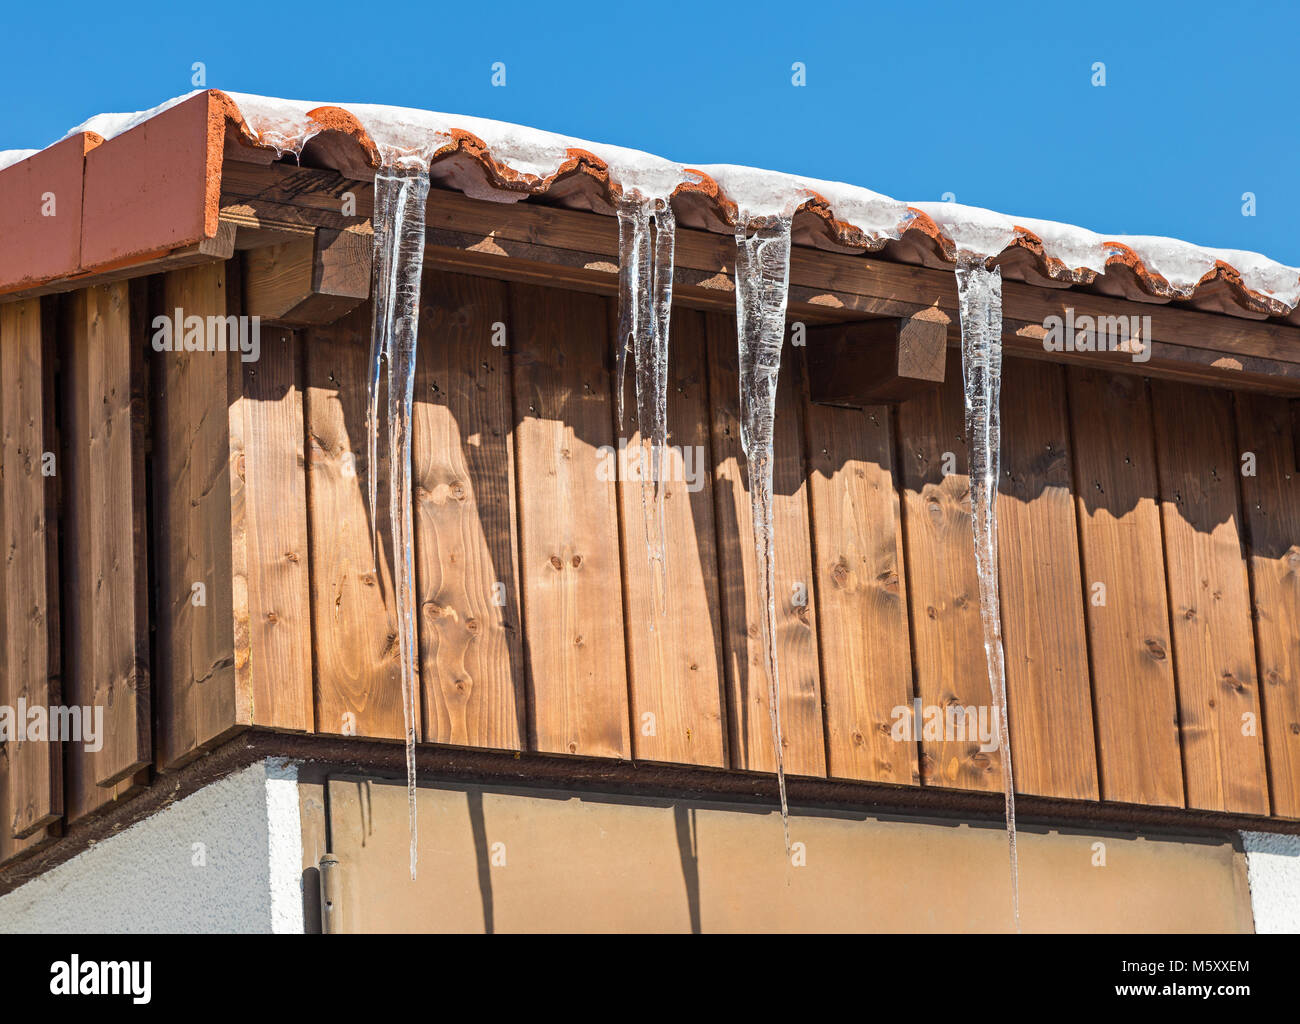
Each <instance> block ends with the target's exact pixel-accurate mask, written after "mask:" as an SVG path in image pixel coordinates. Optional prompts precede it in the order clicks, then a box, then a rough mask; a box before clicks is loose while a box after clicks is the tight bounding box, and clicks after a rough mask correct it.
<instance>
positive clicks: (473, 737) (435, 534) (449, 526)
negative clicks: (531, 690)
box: [412, 272, 525, 750]
mask: <svg viewBox="0 0 1300 1024" xmlns="http://www.w3.org/2000/svg"><path fill="white" fill-rule="evenodd" d="M420 301H421V307H422V308H421V317H420V347H419V358H418V361H417V365H416V378H415V408H414V416H413V428H412V432H413V438H412V480H413V486H414V490H415V547H416V555H417V558H416V573H415V575H416V594H417V597H416V601H417V603H418V605H419V610H420V615H419V630H420V684H421V689H422V701H421V704H422V707H423V709H424V722H423V727H424V734H423V735H424V738H425V739H426V740H428V741H430V742H438V743H456V744H461V745H465V746H472V747H496V748H500V749H505V750H519V749H521V748H522V744H523V739H524V736H525V731H524V711H525V708H524V672H523V650H522V646H521V633H520V628H519V571H518V565H517V554H516V552H517V551H518V546H517V543H518V542H517V533H516V529H515V502H514V481H513V477H514V440H513V431H512V426H513V422H514V409H513V403H512V400H511V387H510V357H509V352H508V350H507V348H506V346H505V345H495V344H493V336H494V331H493V324H498V323H500V324H504V323H506V322H507V321H508V320H509V315H508V305H509V296H508V294H507V292H506V286H505V285H504V284H502V283H501V282H498V281H490V280H486V279H484V278H473V277H463V276H461V275H459V274H444V273H441V272H432V273H429V274H426V275H425V277H424V287H423V292H422V295H421V300H420ZM503 340H506V341H508V340H509V335H506V337H505V339H503Z"/></svg>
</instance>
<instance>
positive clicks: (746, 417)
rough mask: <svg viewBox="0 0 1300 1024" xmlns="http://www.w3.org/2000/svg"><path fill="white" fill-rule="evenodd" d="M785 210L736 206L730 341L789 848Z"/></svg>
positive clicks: (787, 264)
mask: <svg viewBox="0 0 1300 1024" xmlns="http://www.w3.org/2000/svg"><path fill="white" fill-rule="evenodd" d="M792 219H793V218H792V217H791V216H790V215H788V214H786V215H781V216H777V217H771V218H768V224H767V226H765V227H762V228H760V229H758V230H757V231H756V232H755V233H754V234H752V235H751V234H749V232H748V222H749V217H748V216H747V215H746V214H745V213H744V212H743V211H742V212H741V216H740V218H739V219H738V220H737V222H736V341H737V347H738V354H739V361H740V443H741V448H742V449H743V450H744V452H745V461H746V463H747V464H748V466H749V500H750V508H751V511H752V518H753V530H754V550H755V554H756V556H757V565H758V582H759V599H760V600H761V601H762V605H763V655H764V661H765V663H766V665H767V684H768V685H767V693H768V697H767V699H768V714H769V716H770V717H771V720H772V746H773V749H774V750H775V752H776V778H777V787H778V789H779V790H780V794H781V827H782V829H783V830H784V832H785V849H786V854H787V856H788V855H789V853H790V809H789V806H788V804H787V803H786V796H785V751H784V748H783V746H782V740H781V681H780V677H779V675H778V672H777V663H776V549H775V546H774V544H773V532H772V437H773V429H774V422H775V419H776V386H777V377H778V375H779V373H780V370H781V346H782V344H783V343H784V341H785V306H786V297H787V293H788V291H789V285H790V225H791V221H792Z"/></svg>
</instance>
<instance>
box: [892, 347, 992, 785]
mask: <svg viewBox="0 0 1300 1024" xmlns="http://www.w3.org/2000/svg"><path fill="white" fill-rule="evenodd" d="M961 380H962V377H961V357H960V355H959V353H957V352H956V351H955V350H950V351H949V356H948V369H947V374H946V378H945V380H944V384H943V387H942V388H941V389H940V390H939V391H938V392H935V393H929V394H924V395H920V396H918V397H916V398H914V399H912V400H911V401H910V402H905V403H903V404H902V405H900V406H899V407H898V416H897V420H898V451H899V470H900V473H899V479H900V484H901V486H902V488H903V491H902V516H903V540H904V551H905V553H906V561H905V564H906V566H907V593H908V599H909V601H910V604H911V627H912V650H913V655H914V668H915V675H916V685H915V689H916V695H917V697H918V698H919V699H920V701H921V704H922V707H923V708H943V709H946V708H947V707H948V706H949V705H950V704H951V705H955V706H961V707H963V708H971V707H973V708H976V709H978V708H980V707H986V708H990V709H992V707H993V701H992V698H991V696H990V687H989V678H988V669H987V666H986V663H985V659H984V638H983V633H982V631H981V627H980V600H979V583H978V580H977V578H976V573H975V543H974V538H973V536H972V533H971V508H970V483H969V479H968V477H967V475H966V467H967V464H968V457H967V448H966V437H965V412H964V405H963V398H962V384H961ZM949 469H950V471H947V470H949ZM944 714H946V711H945V712H944ZM917 738H918V739H919V740H920V741H921V762H920V768H921V782H922V784H924V785H934V786H951V787H956V788H959V789H988V790H1001V788H1002V775H1001V769H1000V765H1001V759H1000V751H998V750H989V751H983V750H981V749H980V747H981V746H982V745H983V744H981V743H980V742H978V740H974V741H972V740H971V739H969V737H967V738H962V739H957V738H955V737H954V738H953V739H952V740H948V739H944V738H943V736H942V735H940V736H939V737H937V738H931V739H926V738H925V737H924V736H921V737H917Z"/></svg>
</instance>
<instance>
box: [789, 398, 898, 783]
mask: <svg viewBox="0 0 1300 1024" xmlns="http://www.w3.org/2000/svg"><path fill="white" fill-rule="evenodd" d="M804 417H805V424H806V430H807V438H808V469H809V481H808V482H809V504H810V509H811V513H812V536H813V553H814V557H815V562H816V567H817V575H816V579H817V600H818V616H817V623H818V634H819V641H820V652H821V666H822V690H823V693H824V694H825V699H826V748H827V773H828V774H829V775H830V776H831V777H832V778H847V779H865V780H870V781H876V782H894V783H900V784H903V785H912V784H915V783H918V782H919V781H920V769H919V767H918V764H917V746H916V743H914V742H910V741H907V740H904V741H901V742H900V741H899V740H896V739H894V738H893V736H892V731H893V726H894V723H895V721H896V720H897V716H896V715H895V710H896V709H897V708H900V707H902V708H906V709H908V712H909V713H910V711H911V704H912V649H911V639H910V635H909V634H910V631H909V629H908V622H907V583H906V580H905V574H904V571H903V536H902V521H901V516H900V509H899V499H898V491H897V490H896V489H895V486H894V436H893V423H892V420H893V417H892V416H891V414H890V409H889V407H887V406H883V405H877V406H868V407H866V408H864V409H835V408H831V407H828V406H824V405H816V404H813V403H812V402H809V403H807V404H806V405H805V408H804Z"/></svg>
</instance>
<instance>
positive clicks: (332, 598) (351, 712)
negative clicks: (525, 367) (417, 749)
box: [304, 303, 406, 739]
mask: <svg viewBox="0 0 1300 1024" xmlns="http://www.w3.org/2000/svg"><path fill="white" fill-rule="evenodd" d="M370 321H371V311H370V304H369V303H364V304H363V305H361V306H359V307H358V308H357V309H356V310H354V311H353V312H352V313H350V314H348V316H346V317H344V318H343V319H342V320H340V321H339V322H338V323H336V324H331V325H329V326H327V327H316V328H312V329H309V330H308V331H307V332H306V344H305V348H304V351H305V353H306V359H307V402H306V416H307V495H308V526H309V529H310V531H311V540H312V543H311V604H312V621H313V623H314V627H315V628H314V633H313V636H314V642H315V649H314V652H313V653H314V663H315V666H316V731H317V732H322V733H334V734H343V735H357V736H372V737H380V738H388V739H401V738H402V737H403V736H405V734H406V729H405V725H404V716H403V711H402V669H401V661H400V656H399V653H398V648H397V619H396V617H395V615H394V614H393V608H394V607H395V601H394V597H393V593H394V592H393V577H392V569H391V565H392V533H391V532H390V530H389V524H388V515H387V513H386V511H385V510H386V509H387V508H388V460H387V457H386V455H385V454H384V453H385V451H386V448H387V445H386V444H385V443H383V436H384V435H383V432H382V431H381V438H380V440H381V443H380V445H379V448H378V451H379V459H378V461H379V465H378V466H376V467H374V470H373V471H374V472H375V473H376V474H377V476H378V488H379V489H378V498H377V516H378V519H379V541H378V562H376V548H375V540H374V534H373V531H372V527H371V522H370V513H369V510H368V508H367V505H368V502H369V496H368V486H369V485H368V482H367V481H368V476H367V474H368V473H370V472H371V471H372V470H371V468H370V467H369V466H368V465H367V459H368V456H367V444H366V381H367V379H368V376H369V374H368V370H367V366H366V362H367V359H368V356H369V351H370V330H371V322H370ZM380 413H381V417H382V414H383V406H382V404H381V407H380ZM381 421H382V420H381Z"/></svg>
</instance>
